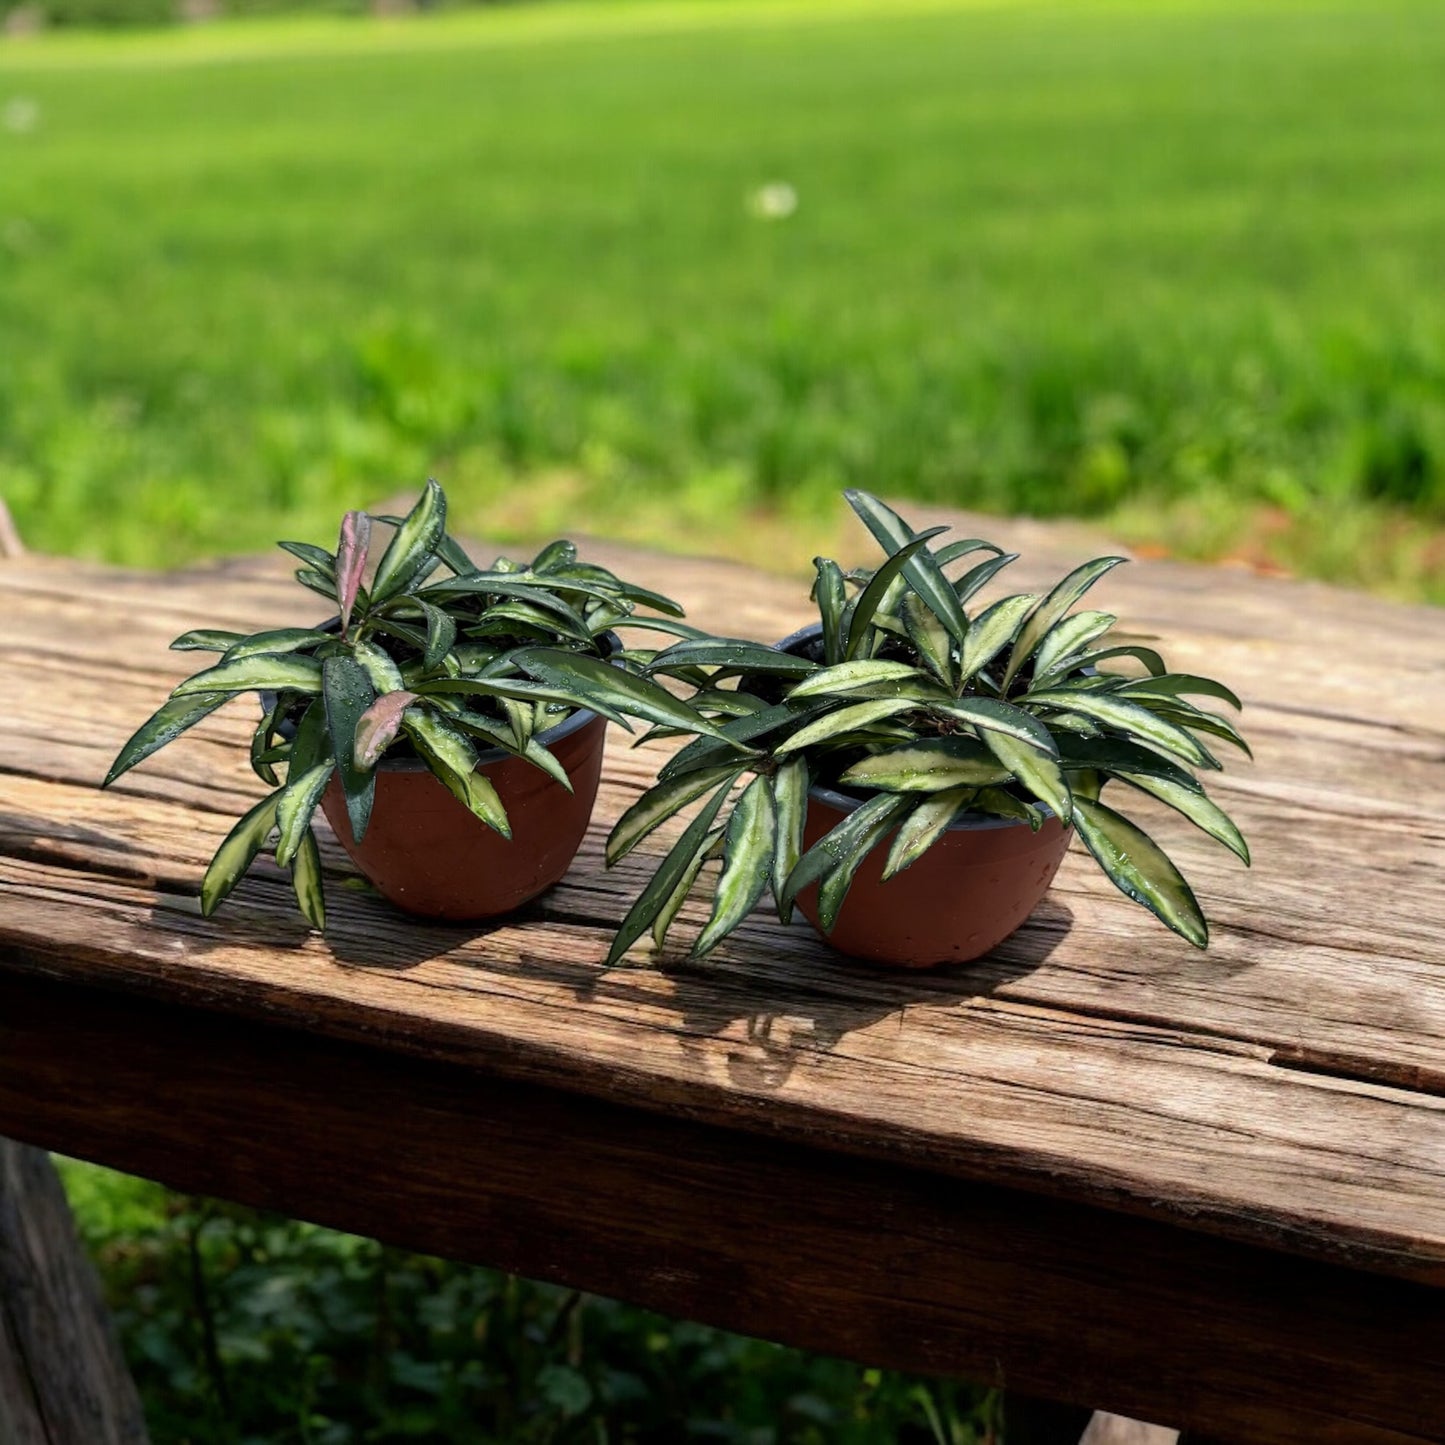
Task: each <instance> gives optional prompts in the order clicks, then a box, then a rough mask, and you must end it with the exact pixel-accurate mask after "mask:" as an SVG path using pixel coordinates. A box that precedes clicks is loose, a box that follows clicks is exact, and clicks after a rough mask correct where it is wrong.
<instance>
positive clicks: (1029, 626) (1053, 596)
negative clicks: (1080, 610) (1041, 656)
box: [1003, 557, 1128, 691]
mask: <svg viewBox="0 0 1445 1445" xmlns="http://www.w3.org/2000/svg"><path fill="white" fill-rule="evenodd" d="M1126 561H1128V558H1127V557H1096V558H1094V560H1093V561H1092V562H1085V563H1084V565H1083V566H1082V567H1076V568H1075V569H1074V570H1073V571H1072V572H1070V573H1069V575H1068V576H1067V577H1065V578H1064V579H1063V580H1062V581H1061V582H1059V583H1058V584H1057V585H1056V586H1055V587H1054V589H1053V591H1052V592H1050V593H1049V595H1048V596H1047V597H1045V598H1044V600H1043V601H1042V602H1040V603H1039V605H1038V607H1037V608H1035V609H1034V612H1033V615H1032V616H1031V617H1030V618H1029V620H1028V621H1027V622H1026V623H1024V625H1023V628H1022V630H1021V631H1020V632H1019V638H1018V641H1017V642H1016V643H1014V648H1013V651H1012V652H1011V653H1010V654H1009V661H1008V667H1007V669H1006V670H1005V671H1004V676H1003V686H1004V689H1005V691H1006V690H1007V689H1008V685H1009V684H1010V683H1011V682H1012V681H1013V680H1014V678H1015V677H1017V676H1018V673H1019V669H1020V668H1021V667H1023V665H1024V663H1026V662H1027V661H1028V660H1029V658H1031V657H1032V656H1033V655H1034V651H1035V649H1036V648H1037V647H1038V645H1039V644H1040V643H1041V642H1042V641H1043V640H1044V638H1045V637H1046V636H1047V635H1048V633H1049V631H1050V629H1052V628H1053V626H1054V624H1055V623H1057V622H1058V621H1059V619H1060V618H1061V617H1063V616H1064V614H1065V613H1066V612H1068V610H1069V609H1070V608H1071V607H1072V606H1073V605H1074V603H1076V602H1077V601H1078V600H1079V598H1081V597H1082V596H1083V595H1084V593H1085V592H1087V591H1088V590H1089V588H1090V587H1092V586H1093V585H1094V583H1095V582H1097V581H1098V580H1099V578H1100V577H1102V576H1103V575H1104V574H1105V573H1106V572H1108V571H1109V570H1110V569H1111V568H1114V567H1117V566H1118V565H1119V564H1120V563H1121V562H1126Z"/></svg>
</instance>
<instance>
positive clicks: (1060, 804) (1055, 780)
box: [980, 732, 1070, 823]
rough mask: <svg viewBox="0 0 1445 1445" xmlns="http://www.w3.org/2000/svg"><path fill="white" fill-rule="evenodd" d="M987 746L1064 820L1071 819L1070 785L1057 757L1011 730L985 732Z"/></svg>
mask: <svg viewBox="0 0 1445 1445" xmlns="http://www.w3.org/2000/svg"><path fill="white" fill-rule="evenodd" d="M980 736H981V737H982V738H983V742H984V746H985V747H986V748H987V749H988V750H989V752H991V753H992V754H993V755H994V757H996V758H997V759H998V760H999V762H1001V763H1002V764H1003V765H1004V767H1006V768H1007V769H1008V770H1009V772H1011V773H1012V774H1013V775H1014V777H1016V778H1017V779H1018V780H1019V782H1020V783H1022V784H1023V785H1024V787H1026V788H1027V789H1028V790H1029V792H1031V793H1032V794H1033V795H1034V797H1036V798H1037V799H1038V800H1039V801H1040V802H1042V803H1046V804H1047V805H1048V806H1049V807H1050V808H1052V809H1053V811H1054V812H1055V813H1056V814H1057V815H1058V818H1059V820H1060V821H1061V822H1064V823H1067V822H1068V821H1069V811H1070V797H1069V785H1068V783H1067V782H1065V781H1064V774H1063V770H1062V769H1061V768H1060V767H1059V762H1058V759H1057V758H1056V757H1053V756H1050V754H1048V753H1044V752H1040V751H1039V749H1038V748H1036V747H1034V746H1033V744H1032V743H1025V742H1020V741H1019V740H1018V738H1016V737H1014V736H1013V735H1012V734H1010V733H1003V732H983V733H981V734H980Z"/></svg>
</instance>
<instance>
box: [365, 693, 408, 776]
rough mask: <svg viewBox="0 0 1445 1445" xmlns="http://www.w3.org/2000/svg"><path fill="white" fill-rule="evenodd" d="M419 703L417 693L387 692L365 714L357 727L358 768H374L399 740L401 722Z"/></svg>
mask: <svg viewBox="0 0 1445 1445" xmlns="http://www.w3.org/2000/svg"><path fill="white" fill-rule="evenodd" d="M415 701H416V694H415V693H414V692H384V693H382V695H381V696H380V697H379V698H377V700H376V701H375V702H374V703H372V705H371V706H370V707H369V708H367V710H366V711H365V712H364V713H362V715H361V717H360V719H359V721H358V722H357V724H356V765H357V767H359V768H374V767H375V766H376V765H377V763H379V762H380V761H381V755H382V754H383V753H384V752H385V751H386V750H387V748H389V747H390V746H391V745H392V743H393V742H394V741H395V740H396V735H397V733H398V732H399V731H400V730H401V719H402V716H403V714H404V713H405V712H406V710H407V708H408V707H410V706H411V704H412V703H414V702H415Z"/></svg>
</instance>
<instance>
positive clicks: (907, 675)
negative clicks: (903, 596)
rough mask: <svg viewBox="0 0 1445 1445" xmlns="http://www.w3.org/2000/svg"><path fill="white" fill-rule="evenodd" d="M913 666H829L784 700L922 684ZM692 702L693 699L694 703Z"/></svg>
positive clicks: (874, 662) (876, 662) (870, 661)
mask: <svg viewBox="0 0 1445 1445" xmlns="http://www.w3.org/2000/svg"><path fill="white" fill-rule="evenodd" d="M925 680H926V679H925V678H924V675H923V674H922V673H921V672H919V670H918V669H917V668H916V667H910V666H909V665H908V663H906V662H885V661H883V660H882V659H880V658H864V659H861V660H859V661H857V662H840V663H838V664H836V665H835V666H833V667H823V668H819V669H818V670H817V671H816V672H814V673H813V674H812V675H811V676H809V677H805V678H804V679H803V680H802V681H801V682H799V683H796V684H794V686H793V687H791V688H789V689H788V698H789V700H791V701H796V700H797V699H799V698H805V697H836V696H838V695H840V694H842V693H849V692H853V691H855V690H856V689H858V688H860V687H868V686H871V685H872V684H874V683H889V684H892V683H903V682H922V681H925ZM695 701H696V699H694V702H695Z"/></svg>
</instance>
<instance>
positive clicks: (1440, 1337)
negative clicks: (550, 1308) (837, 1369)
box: [0, 974, 1445, 1445]
mask: <svg viewBox="0 0 1445 1445" xmlns="http://www.w3.org/2000/svg"><path fill="white" fill-rule="evenodd" d="M259 991H260V990H259V988H258V989H257V992H259ZM306 1022H307V1021H306V1020H305V1019H303V1018H300V1017H298V1016H296V1015H294V1014H287V1013H285V1012H284V1011H278V1012H277V1013H276V1015H275V1017H274V1019H273V1020H272V1021H271V1022H259V1021H255V1022H252V1021H246V1020H242V1019H240V1018H236V1017H229V1018H228V1017H221V1016H219V1015H217V1014H215V1013H213V1012H209V1011H206V1010H195V1009H184V1008H178V1007H176V1006H174V1005H169V1004H152V1003H149V1002H147V1001H145V1000H142V999H139V998H123V997H108V996H106V995H104V994H103V993H100V992H97V991H94V990H88V989H78V988H76V987H75V986H73V985H64V984H58V985H57V984H46V983H43V982H41V981H40V980H36V979H29V980H27V979H21V978H17V977H16V976H14V975H8V974H0V1129H6V1130H10V1131H12V1132H15V1133H17V1134H22V1135H23V1134H27V1133H28V1134H29V1135H30V1136H31V1137H35V1138H57V1137H64V1138H65V1139H67V1140H68V1141H69V1142H70V1146H71V1147H73V1148H74V1149H75V1150H76V1151H77V1152H79V1153H80V1154H81V1155H83V1156H85V1157H91V1158H96V1159H98V1160H101V1161H103V1162H107V1163H110V1164H113V1165H116V1166H118V1167H122V1168H127V1169H131V1170H134V1171H136V1172H139V1173H143V1174H148V1175H151V1176H152V1177H156V1178H159V1179H161V1180H163V1181H165V1182H166V1183H168V1184H171V1185H173V1186H174V1187H177V1188H181V1189H186V1190H191V1191H199V1192H207V1193H215V1194H219V1195H222V1196H224V1197H227V1198H232V1199H236V1200H240V1201H243V1202H246V1203H249V1204H253V1205H258V1206H260V1207H263V1208H273V1209H282V1210H285V1211H287V1212H290V1213H295V1214H298V1215H300V1216H302V1217H304V1218H310V1219H315V1220H317V1221H319V1222H322V1223H325V1224H330V1225H334V1226H336V1227H339V1228H344V1229H350V1230H355V1231H358V1232H362V1233H367V1234H371V1235H374V1236H376V1237H378V1238H381V1239H383V1240H387V1241H390V1242H393V1243H396V1244H399V1245H404V1246H409V1247H415V1248H421V1249H425V1250H428V1251H432V1252H436V1253H440V1254H444V1255H447V1256H450V1257H453V1258H458V1259H471V1260H477V1261H480V1262H485V1263H489V1264H493V1265H498V1266H501V1267H504V1268H509V1269H514V1270H517V1271H519V1272H522V1273H525V1274H529V1275H532V1276H536V1277H540V1278H545V1279H556V1280H565V1281H568V1282H570V1283H572V1284H574V1285H576V1286H578V1287H582V1288H587V1289H592V1290H596V1291H598V1292H600V1293H604V1294H611V1295H620V1296H622V1297H625V1298H630V1299H634V1300H636V1301H638V1302H641V1303H644V1304H647V1305H649V1306H652V1307H654V1308H660V1309H663V1310H667V1311H669V1312H671V1313H674V1314H681V1315H685V1316H690V1317H694V1318H702V1319H704V1320H707V1321H709V1322H711V1323H715V1324H719V1325H723V1326H725V1327H728V1328H732V1329H740V1330H744V1331H747V1332H750V1333H754V1334H764V1335H768V1334H772V1335H783V1336H785V1337H786V1338H788V1339H790V1340H791V1341H793V1342H794V1343H797V1344H799V1345H802V1346H804V1347H806V1348H812V1349H817V1350H822V1351H826V1352H828V1353H833V1354H841V1355H845V1356H849V1357H853V1358H858V1359H863V1360H866V1361H869V1362H871V1363H874V1364H883V1365H895V1366H900V1367H906V1368H911V1369H921V1370H926V1371H930V1372H934V1373H942V1374H959V1375H963V1376H966V1377H972V1378H976V1379H979V1380H983V1381H987V1382H992V1383H999V1384H1005V1385H1007V1386H1010V1387H1016V1388H1018V1389H1022V1390H1035V1391H1038V1392H1040V1393H1050V1394H1056V1395H1058V1396H1060V1397H1061V1398H1064V1399H1071V1400H1076V1401H1093V1402H1097V1403H1099V1404H1102V1405H1103V1406H1105V1407H1106V1408H1109V1409H1112V1410H1116V1411H1120V1412H1124V1413H1127V1414H1130V1415H1133V1416H1135V1417H1137V1418H1145V1419H1149V1418H1152V1419H1164V1420H1171V1421H1175V1422H1178V1423H1179V1424H1182V1425H1186V1426H1189V1427H1190V1428H1192V1429H1197V1430H1201V1431H1208V1432H1210V1433H1211V1434H1212V1435H1214V1436H1216V1437H1218V1438H1219V1439H1220V1440H1228V1441H1232V1442H1235V1445H1300V1442H1301V1441H1305V1440H1308V1441H1310V1442H1312V1445H1313V1442H1316V1441H1318V1442H1324V1445H1425V1442H1436V1445H1438V1442H1440V1441H1442V1440H1445V1430H1442V1422H1445V1292H1442V1291H1440V1290H1438V1289H1426V1288H1423V1287H1421V1286H1418V1285H1413V1284H1410V1283H1407V1282H1403V1281H1398V1280H1392V1279H1388V1278H1378V1277H1371V1276H1368V1275H1363V1274H1358V1273H1355V1272H1352V1271H1349V1270H1346V1269H1342V1268H1340V1267H1339V1266H1337V1265H1328V1264H1321V1263H1314V1262H1310V1261H1306V1260H1303V1259H1298V1258H1291V1257H1289V1256H1286V1255H1282V1254H1278V1253H1276V1252H1274V1251H1271V1250H1268V1249H1260V1248H1254V1247H1250V1246H1246V1245H1242V1244H1236V1243H1230V1242H1227V1241H1223V1240H1219V1239H1215V1238H1211V1237H1209V1236H1207V1235H1204V1234H1200V1233H1197V1232H1194V1231H1188V1230H1180V1229H1176V1228H1172V1227H1167V1226H1164V1225H1161V1224H1160V1223H1158V1222H1155V1221H1149V1220H1142V1219H1137V1218H1131V1217H1128V1216H1126V1215H1123V1214H1120V1213H1117V1212H1115V1211H1112V1210H1106V1209H1096V1208H1090V1207H1086V1206H1083V1205H1080V1204H1078V1203H1077V1202H1071V1203H1060V1202H1055V1201H1052V1200H1050V1199H1047V1198H1044V1197H1039V1196H1035V1195H1028V1194H1019V1193H1014V1192H1012V1191H1010V1190H1007V1189H1004V1188H1000V1187H999V1186H998V1185H997V1184H969V1185H961V1184H958V1183H956V1182H954V1181H951V1180H948V1179H943V1178H940V1177H938V1176H937V1175H936V1174H934V1173H932V1172H920V1171H919V1170H917V1169H916V1168H915V1167H913V1165H912V1164H911V1163H910V1162H909V1161H907V1160H905V1159H902V1158H898V1157H893V1158H879V1159H876V1160H868V1161H860V1160H856V1159H848V1158H844V1157H843V1156H841V1155H839V1154H838V1153H836V1152H835V1151H833V1150H832V1149H830V1148H827V1147H819V1145H822V1146H826V1144H827V1143H828V1142H829V1141H828V1140H826V1139H823V1140H819V1141H818V1142H817V1144H814V1145H808V1144H800V1143H798V1142H796V1141H795V1140H792V1139H788V1138H775V1137H770V1136H769V1135H767V1134H760V1133H758V1134H755V1133H749V1132H745V1131H739V1130H737V1129H734V1128H718V1127H716V1126H714V1125H712V1124H710V1123H708V1122H706V1121H704V1120H700V1119H697V1118H693V1117H688V1118H667V1117H664V1116H661V1115H658V1114H656V1113H651V1112H645V1111H638V1110H635V1109H631V1108H627V1107H623V1106H621V1105H619V1104H616V1103H604V1102H602V1101H599V1100H589V1099H586V1098H579V1097H577V1096H576V1095H575V1094H573V1093H570V1092H563V1091H558V1090H554V1089H551V1088H549V1087H545V1086H539V1087H536V1088H531V1089H518V1088H517V1087H516V1086H515V1085H514V1084H511V1083H508V1082H506V1081H505V1080H504V1079H501V1078H499V1077H498V1076H497V1075H496V1073H495V1072H493V1071H492V1070H490V1069H487V1070H484V1071H479V1070H473V1069H469V1068H463V1067H458V1066H455V1065H446V1064H439V1063H431V1062H426V1061H420V1060H416V1059H408V1058H404V1057H402V1056H400V1055H398V1054H395V1053H393V1052H390V1051H388V1050H386V1049H383V1048H378V1047H376V1046H375V1045H374V1043H355V1042H353V1043H341V1042H336V1041H332V1040H328V1039H325V1038H321V1037H318V1036H317V1035H316V1034H315V1033H314V1032H311V1031H309V1030H297V1029H295V1028H294V1027H292V1026H294V1025H298V1024H301V1025H304V1024H305V1023H306ZM282 1024H285V1025H286V1026H285V1027H282V1026H281V1025H282ZM158 1079H163V1080H165V1081H166V1086H165V1087H163V1088H157V1086H156V1085H157V1080H158Z"/></svg>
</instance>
